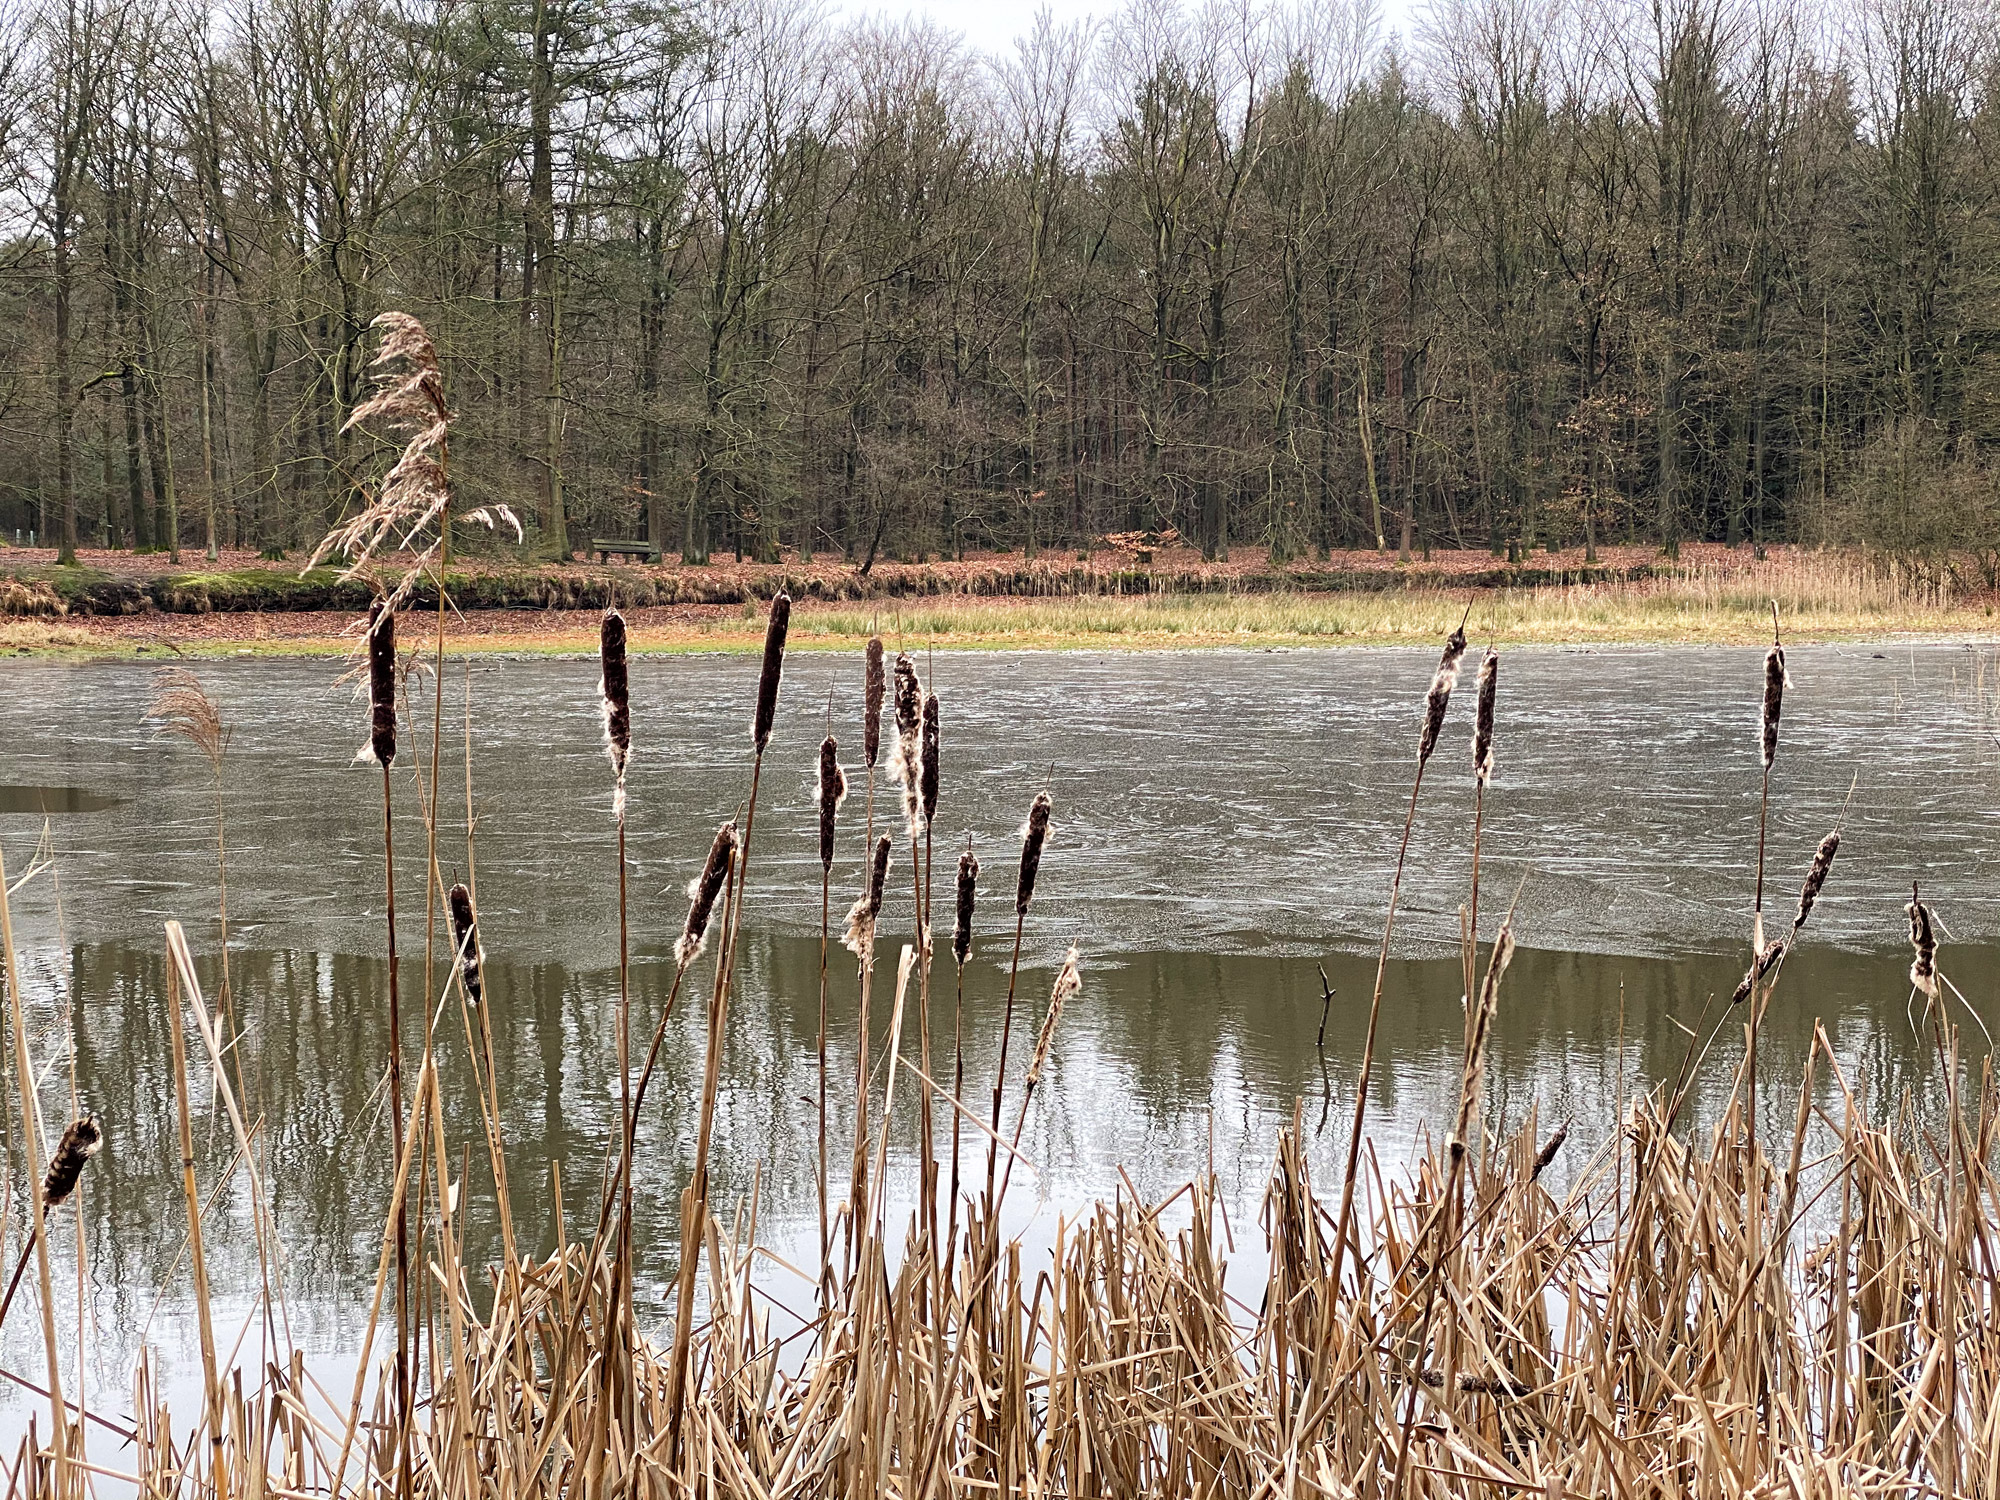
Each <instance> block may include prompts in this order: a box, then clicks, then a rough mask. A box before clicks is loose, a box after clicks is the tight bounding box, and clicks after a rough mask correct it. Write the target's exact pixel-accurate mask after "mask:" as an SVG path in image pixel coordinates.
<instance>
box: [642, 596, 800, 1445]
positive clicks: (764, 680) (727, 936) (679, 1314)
mask: <svg viewBox="0 0 2000 1500" xmlns="http://www.w3.org/2000/svg"><path fill="white" fill-rule="evenodd" d="M791 618H792V600H791V596H790V595H789V594H783V593H780V594H778V595H776V596H774V597H773V598H772V600H771V610H770V614H769V616H768V617H767V619H766V621H765V627H764V658H763V663H762V665H761V667H760V669H759V671H758V675H757V708H756V712H755V714H754V715H753V716H752V718H751V721H750V743H751V750H752V758H751V763H750V795H749V797H748V798H747V799H746V801H745V803H744V815H743V838H742V842H741V844H740V846H739V848H738V850H737V856H736V874H735V878H734V880H733V881H732V882H731V890H730V898H729V901H728V903H727V904H726V906H725V908H724V911H723V928H722V950H721V952H720V953H719V954H718V955H717V957H716V964H715V970H716V972H715V987H714V989H713V991H712V992H711V994H710V999H709V1011H708V1046H707V1052H706V1056H705V1058H704V1061H703V1069H702V1094H701V1116H700V1124H699V1125H698V1127H697V1129H696V1134H695V1154H694V1175H693V1180H692V1181H691V1182H690V1183H689V1184H688V1188H687V1191H686V1193H685V1194H684V1195H683V1196H682V1200H681V1202H682V1213H681V1267H680V1284H679V1289H678V1293H677V1296H676V1316H675V1321H674V1350H673V1355H672V1358H671V1361H670V1363H669V1366H668V1382H669V1388H668V1407H669V1421H670V1427H669V1432H670V1437H671V1447H672V1450H673V1452H674V1453H676V1454H678V1453H679V1452H680V1451H681V1445H682V1441H683V1437H684V1433H685V1428H684V1425H683V1416H684V1396H685V1393H686V1390H687V1380H688V1364H687V1361H688V1353H689V1350H690V1348H691V1339H692V1333H693V1330H692V1327H691V1324H692V1320H693V1317H694V1281H695V1272H696V1269H697V1261H698V1258H699V1248H700V1245H701V1242H702V1239H703V1238H704V1235H705V1231H706V1227H707V1224H708V1153H709V1144H710V1140H711V1137H712V1136H713V1134H714V1130H715V1102H716V1094H717V1090H718V1089H719V1088H720V1086H721V1073H722V1034H723V1025H724V1023H725V1021H726V1020H727V1018H728V1013H729V985H730V979H731V977H732V974H733V972H734V968H735V962H736V942H737V936H738V933H739V931H740V926H741V922H742V915H743V897H744V891H745V888H746V886H747V884H748V881H749V877H750V840H751V836H752V834H753V833H755V831H756V827H757V791H758V787H759V786H760V785H761V783H762V781H763V776H764V751H765V749H766V747H767V746H768V745H769V744H770V742H771V732H772V730H773V728H774V727H775V726H776V723H777V713H778V690H779V687H780V685H781V683H782V681H783V678H784V672H785V642H786V638H787V636H788V634H789V633H790V629H791Z"/></svg>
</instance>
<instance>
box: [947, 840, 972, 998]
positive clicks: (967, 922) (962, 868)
mask: <svg viewBox="0 0 2000 1500" xmlns="http://www.w3.org/2000/svg"><path fill="white" fill-rule="evenodd" d="M978 886H979V856H978V855H976V854H974V853H973V852H972V844H971V841H970V840H968V841H967V842H966V846H965V853H963V854H961V855H959V857H958V917H957V920H955V921H954V922H953V923H952V927H951V956H952V957H953V958H955V959H957V960H958V966H959V967H960V968H961V969H962V968H964V967H965V961H966V960H967V959H968V958H970V957H972V904H973V901H974V899H975V895H976V893H977V890H978Z"/></svg>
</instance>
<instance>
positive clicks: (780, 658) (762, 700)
mask: <svg viewBox="0 0 2000 1500" xmlns="http://www.w3.org/2000/svg"><path fill="white" fill-rule="evenodd" d="M791 628H792V596H791V595H790V594H779V595H778V596H777V597H776V598H774V599H773V600H772V601H771V617H770V619H769V620H768V621H767V622H766V623H765V626H764V670H763V672H762V673H761V674H760V675H759V676H758V678H757V717H756V718H755V719H753V720H752V721H751V724H750V742H751V744H752V745H753V746H755V747H756V751H757V753H758V754H759V755H762V754H763V753H764V747H765V746H766V745H768V744H770V743H771V726H772V725H773V724H775V723H776V722H777V720H778V681H779V679H780V678H782V677H783V676H784V675H785V637H786V635H788V634H789V633H790V631H791Z"/></svg>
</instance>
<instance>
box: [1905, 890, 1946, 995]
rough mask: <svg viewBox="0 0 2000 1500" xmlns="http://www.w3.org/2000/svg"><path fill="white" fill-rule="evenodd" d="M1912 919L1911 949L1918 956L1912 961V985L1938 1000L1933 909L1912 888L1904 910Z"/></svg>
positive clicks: (1935, 934)
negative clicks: (1932, 919) (1932, 923)
mask: <svg viewBox="0 0 2000 1500" xmlns="http://www.w3.org/2000/svg"><path fill="white" fill-rule="evenodd" d="M1903 910H1904V912H1905V913H1906V914H1907V915H1908V916H1909V919H1910V947H1911V948H1912V949H1914V950H1915V953H1916V956H1915V957H1914V958H1913V959H1911V961H1910V983H1911V984H1912V985H1914V986H1915V987H1916V988H1917V989H1918V990H1919V991H1921V992H1922V993H1923V994H1925V995H1928V996H1929V997H1930V998H1931V999H1933V1000H1935V999H1937V994H1938V971H1937V933H1936V932H1935V930H1934V929H1933V927H1932V925H1931V909H1930V908H1929V907H1928V906H1926V905H1924V903H1923V902H1922V901H1920V900H1918V899H1917V888H1916V886H1915V885H1914V884H1912V885H1911V887H1910V904H1909V905H1908V906H1906V907H1904V908H1903Z"/></svg>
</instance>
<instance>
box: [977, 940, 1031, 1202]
mask: <svg viewBox="0 0 2000 1500" xmlns="http://www.w3.org/2000/svg"><path fill="white" fill-rule="evenodd" d="M1027 920H1028V909H1027V907H1026V906H1025V905H1022V906H1020V907H1018V908H1017V909H1016V910H1015V912H1014V956H1013V958H1012V959H1011V960H1010V961H1009V962H1008V965H1007V1009H1006V1011H1005V1012H1004V1013H1003V1015H1002V1017H1001V1021H1000V1062H999V1065H998V1066H997V1067H996V1068H994V1070H993V1134H992V1135H991V1136H990V1137H988V1139H987V1142H986V1216H987V1219H988V1220H989V1228H990V1227H991V1224H990V1221H991V1220H992V1219H993V1216H994V1215H995V1214H996V1213H998V1212H999V1205H998V1204H997V1203H996V1202H995V1201H994V1198H993V1178H994V1175H995V1173H996V1171H997V1170H998V1166H999V1156H1000V1099H1001V1095H1002V1094H1003V1093H1004V1092H1005V1090H1006V1087H1007V1042H1008V1038H1010V1037H1011V1036H1012V1035H1013V1033H1014V988H1015V984H1016V982H1017V981H1018V980H1019V979H1020V977H1021V930H1022V928H1023V927H1024V926H1026V924H1027Z"/></svg>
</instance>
